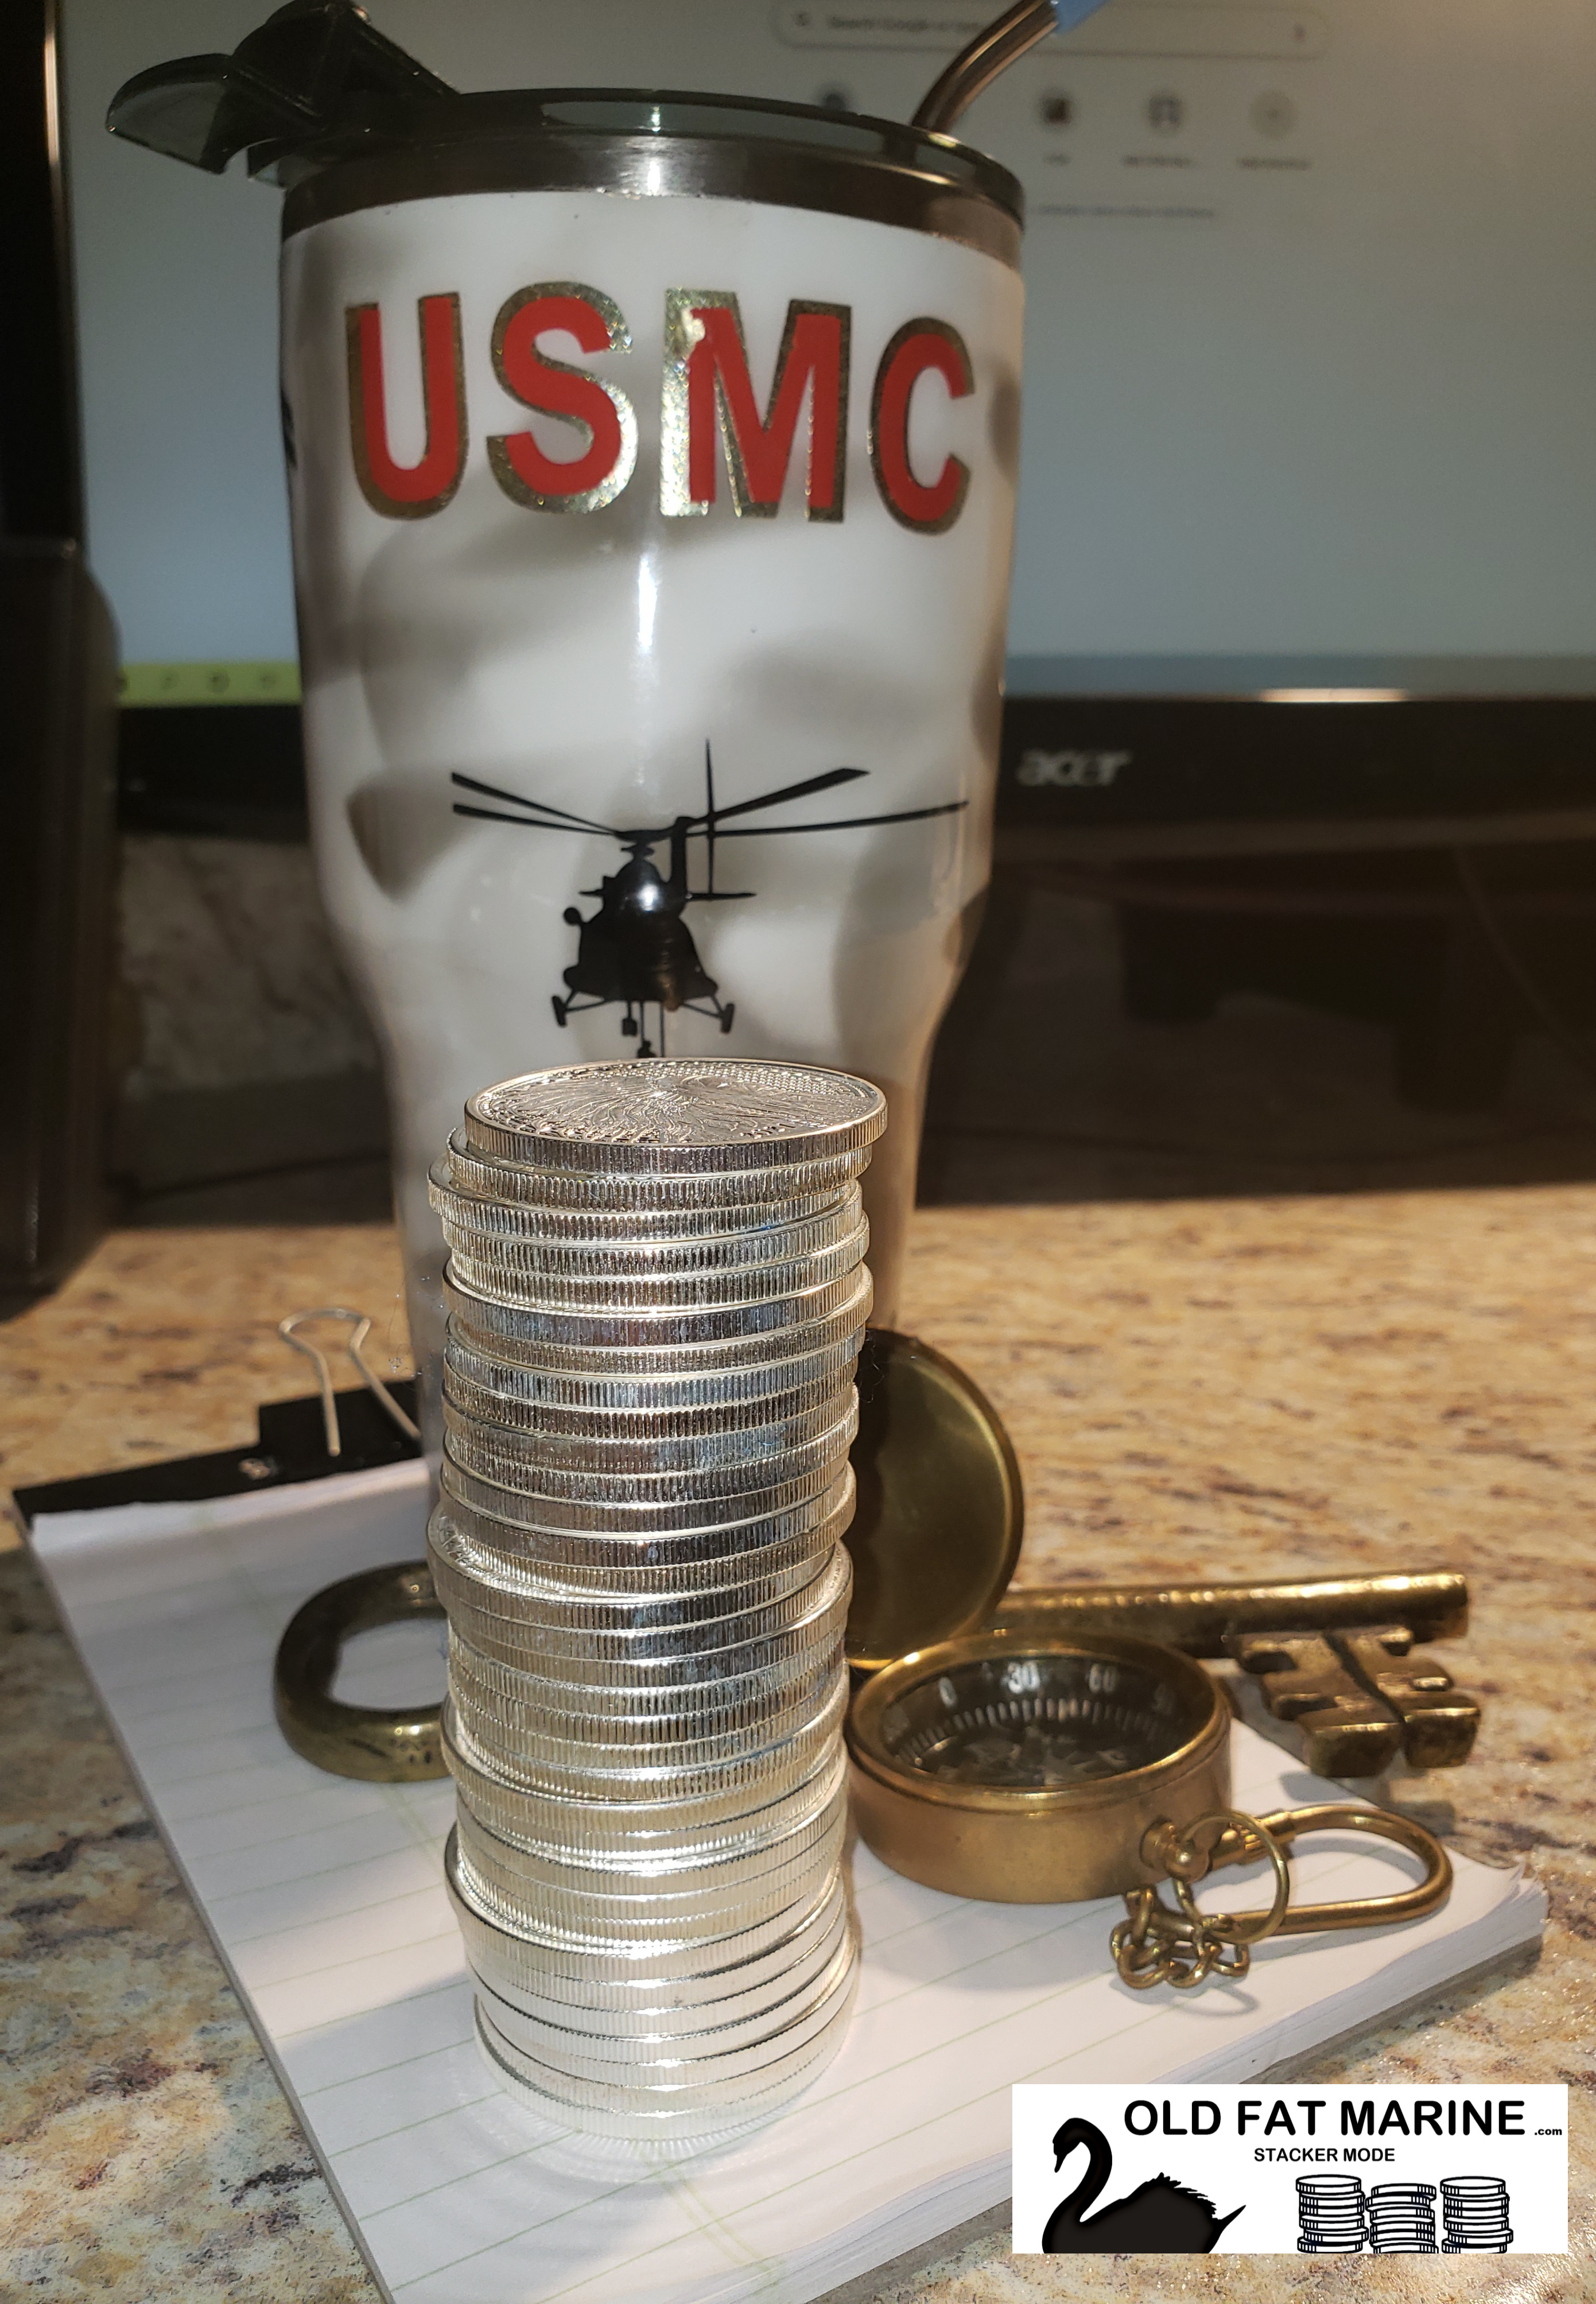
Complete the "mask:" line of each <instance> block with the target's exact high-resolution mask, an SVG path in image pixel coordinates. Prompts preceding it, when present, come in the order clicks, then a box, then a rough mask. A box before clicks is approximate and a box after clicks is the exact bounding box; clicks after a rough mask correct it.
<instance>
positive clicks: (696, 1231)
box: [428, 1135, 858, 1247]
mask: <svg viewBox="0 0 1596 2304" xmlns="http://www.w3.org/2000/svg"><path fill="white" fill-rule="evenodd" d="M827 1165H828V1167H830V1168H834V1167H840V1166H841V1165H844V1164H842V1163H840V1162H833V1163H829V1164H827ZM847 1165H849V1167H850V1168H851V1166H852V1165H853V1164H852V1163H851V1162H849V1163H848V1164H847ZM765 1173H767V1174H769V1173H772V1172H765ZM793 1173H794V1172H793V1171H792V1170H791V1169H788V1168H783V1169H781V1170H779V1171H776V1172H773V1183H772V1188H771V1189H770V1190H765V1189H764V1188H763V1186H762V1183H761V1181H760V1178H759V1176H758V1174H756V1175H755V1177H754V1178H753V1179H752V1180H751V1181H750V1179H749V1177H748V1172H747V1171H746V1170H745V1171H742V1172H740V1173H739V1176H738V1177H736V1178H728V1179H722V1178H720V1177H716V1176H711V1177H705V1178H695V1179H691V1180H689V1182H690V1185H691V1197H689V1198H683V1197H682V1196H681V1195H680V1193H677V1194H674V1195H673V1194H671V1193H670V1192H669V1191H666V1192H663V1193H662V1191H661V1190H660V1187H661V1185H662V1184H667V1185H668V1183H669V1182H670V1180H669V1179H668V1178H661V1177H653V1178H648V1179H644V1178H640V1177H631V1178H625V1177H623V1178H621V1180H620V1182H621V1187H622V1190H623V1193H624V1194H625V1196H626V1204H625V1205H622V1206H619V1207H609V1206H603V1205H600V1203H599V1201H598V1200H597V1199H595V1198H594V1197H593V1195H592V1193H591V1191H589V1192H587V1194H586V1195H585V1196H584V1197H583V1198H581V1199H578V1200H576V1201H574V1202H573V1200H572V1199H571V1197H570V1188H571V1186H572V1185H573V1184H575V1185H577V1186H578V1187H583V1186H591V1187H597V1188H599V1189H600V1190H602V1189H603V1188H604V1186H605V1185H606V1184H608V1183H609V1182H611V1180H610V1179H608V1178H606V1177H604V1175H602V1174H599V1175H595V1176H593V1177H584V1176H581V1175H573V1174H572V1173H570V1172H569V1171H564V1172H562V1173H551V1172H550V1171H549V1170H547V1169H539V1168H528V1167H523V1166H522V1165H520V1164H519V1162H515V1161H505V1160H481V1159H478V1158H477V1156H476V1155H475V1154H474V1153H471V1152H468V1151H465V1150H463V1149H462V1148H461V1147H460V1139H459V1137H458V1135H457V1136H456V1137H455V1138H453V1139H451V1143H450V1148H449V1150H448V1152H447V1153H446V1154H445V1156H444V1157H443V1159H441V1160H436V1161H435V1162H434V1163H433V1165H432V1168H431V1170H430V1172H429V1179H428V1181H429V1182H431V1183H433V1184H435V1185H436V1186H437V1187H438V1189H439V1190H440V1191H448V1192H454V1193H457V1194H458V1195H459V1196H460V1198H461V1199H468V1200H478V1201H481V1202H483V1203H484V1204H485V1205H486V1206H488V1207H494V1208H499V1209H502V1210H505V1211H507V1212H508V1211H513V1212H514V1218H515V1222H514V1224H511V1226H510V1227H508V1228H509V1229H511V1230H513V1229H515V1228H516V1225H517V1224H519V1226H520V1227H522V1228H523V1229H524V1231H525V1233H526V1236H527V1237H528V1239H533V1240H546V1241H587V1242H593V1243H595V1244H598V1245H603V1244H605V1243H610V1244H612V1245H614V1246H616V1247H627V1246H630V1245H634V1244H636V1243H638V1242H646V1241H687V1240H710V1239H714V1238H716V1237H718V1236H719V1235H721V1234H722V1233H726V1232H754V1231H757V1230H758V1229H759V1228H760V1227H761V1226H764V1225H781V1224H811V1223H813V1222H814V1221H815V1218H816V1217H821V1216H833V1215H835V1214H836V1213H837V1212H838V1211H839V1210H840V1209H841V1208H842V1207H845V1206H846V1205H847V1202H848V1199H849V1195H850V1194H851V1193H852V1192H854V1191H855V1190H857V1183H858V1179H857V1173H849V1174H846V1175H834V1176H828V1177H827V1178H825V1179H823V1180H822V1181H820V1182H818V1183H817V1184H816V1185H815V1187H814V1188H813V1189H808V1190H806V1189H804V1188H802V1187H801V1186H800V1187H798V1188H797V1189H795V1188H794V1184H793V1181H792V1179H793ZM705 1182H709V1183H714V1184H719V1183H721V1182H730V1183H732V1184H733V1185H734V1187H735V1192H736V1197H734V1198H732V1199H726V1198H723V1197H722V1199H705V1198H704V1197H703V1194H702V1190H701V1189H700V1187H701V1185H702V1184H703V1183H705ZM639 1183H646V1186H647V1190H646V1197H645V1198H644V1199H641V1200H638V1199H636V1197H635V1195H636V1190H637V1187H638V1184H639Z"/></svg>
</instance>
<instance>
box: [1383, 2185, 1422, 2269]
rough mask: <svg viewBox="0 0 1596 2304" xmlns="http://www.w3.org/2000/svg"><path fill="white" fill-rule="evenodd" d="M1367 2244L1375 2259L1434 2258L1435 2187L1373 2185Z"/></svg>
mask: <svg viewBox="0 0 1596 2304" xmlns="http://www.w3.org/2000/svg"><path fill="white" fill-rule="evenodd" d="M1369 2245H1370V2247H1371V2248H1372V2249H1373V2251H1374V2253H1375V2255H1376V2256H1434V2255H1435V2254H1436V2253H1437V2249H1436V2240H1435V2187H1434V2185H1433V2184H1376V2185H1375V2186H1374V2187H1373V2189H1372V2190H1371V2192H1370V2194H1369Z"/></svg>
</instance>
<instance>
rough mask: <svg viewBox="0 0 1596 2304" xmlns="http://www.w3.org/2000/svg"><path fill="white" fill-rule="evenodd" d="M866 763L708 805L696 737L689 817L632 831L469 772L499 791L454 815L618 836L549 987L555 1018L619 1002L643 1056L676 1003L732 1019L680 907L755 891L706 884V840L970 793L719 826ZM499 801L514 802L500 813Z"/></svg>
mask: <svg viewBox="0 0 1596 2304" xmlns="http://www.w3.org/2000/svg"><path fill="white" fill-rule="evenodd" d="M869 773H870V771H869V770H868V768H828V769H827V770H826V772H825V773H824V774H823V775H818V776H806V778H805V779H804V780H803V782H802V783H801V784H783V785H782V786H781V789H780V790H779V791H777V792H761V793H760V794H759V796H758V798H757V799H756V800H734V801H733V802H732V804H731V806H730V808H720V807H717V805H716V803H715V784H714V760H713V758H712V757H711V754H710V748H709V746H708V745H707V744H705V747H704V799H705V805H704V809H703V811H702V813H701V814H699V815H697V816H679V817H675V818H673V820H672V821H671V823H669V824H663V825H653V826H645V827H642V828H641V829H638V830H635V831H634V830H629V829H627V828H626V827H624V826H621V825H615V824H595V823H594V822H593V821H592V820H591V819H590V818H589V817H585V816H573V815H572V814H571V813H570V809H563V808H554V807H553V806H552V805H551V804H550V802H548V801H547V800H526V799H523V797H522V796H521V794H520V793H519V792H505V791H503V790H502V788H501V787H500V786H499V785H497V784H481V783H479V782H478V781H477V778H476V777H475V776H462V775H453V776H452V777H451V778H450V782H451V783H452V784H457V785H459V787H460V790H461V791H462V792H476V793H477V794H478V795H479V797H480V798H481V799H483V800H499V801H502V802H503V803H504V804H505V805H504V806H503V807H500V808H480V807H477V806H474V805H473V804H472V803H471V802H470V801H469V800H456V801H455V803H454V813H455V815H456V816H467V817H478V818H479V819H481V820H482V821H483V822H485V823H488V824H519V825H522V826H525V827H526V829H527V830H528V831H530V832H579V833H582V834H595V833H596V834H599V835H600V836H601V837H603V838H604V839H606V840H615V841H619V843H621V847H622V848H623V849H624V850H625V851H626V861H625V863H624V864H622V865H621V868H620V870H619V871H617V872H614V873H609V874H605V875H604V877H602V879H601V882H600V885H598V886H597V887H596V888H584V889H583V890H582V891H581V894H583V895H584V896H596V897H597V898H598V910H597V911H596V912H592V913H589V914H587V915H586V916H584V915H583V914H582V913H581V912H579V911H578V910H577V908H576V906H575V905H574V904H573V905H571V906H570V907H569V908H568V909H567V911H566V914H565V919H566V923H567V925H568V926H569V927H570V928H575V929H576V930H577V931H578V936H577V957H576V965H575V966H574V967H573V968H568V969H566V970H565V971H564V975H565V984H566V990H565V994H564V996H563V997H562V996H561V995H559V994H555V995H553V1010H554V1021H555V1022H556V1023H557V1024H560V1025H562V1026H563V1025H564V1024H565V1022H566V1021H567V1019H568V1018H569V1017H571V1016H584V1015H587V1013H588V1012H589V1011H590V1010H592V1009H595V1008H609V1007H617V1006H618V1007H621V1008H622V1009H623V1010H624V1014H623V1015H622V1017H621V1033H622V1035H623V1036H624V1037H625V1038H628V1039H635V1040H636V1041H637V1042H638V1055H640V1056H663V1055H664V1053H665V1018H666V1017H667V1016H668V1015H674V1014H675V1013H676V1012H678V1011H679V1010H682V1009H685V1010H686V1012H688V1015H691V1016H709V1017H713V1018H714V1021H716V1022H717V1023H718V1024H719V1025H720V1028H721V1029H722V1032H729V1031H730V1029H731V1026H732V1022H733V1020H734V1019H735V1017H736V1014H737V1004H736V1003H735V1002H734V1001H730V1000H726V1001H722V998H721V987H720V986H719V985H718V984H717V983H716V981H715V979H714V977H713V976H711V975H710V974H709V973H708V972H707V970H705V965H704V962H703V961H702V960H700V958H699V957H698V948H697V944H695V943H694V942H693V937H692V933H691V931H690V929H689V928H688V925H687V923H686V921H685V920H684V919H683V918H682V914H683V913H684V912H685V911H686V910H687V908H688V905H689V904H730V903H744V902H747V900H748V898H749V897H751V896H754V895H756V894H757V893H758V891H757V890H756V889H754V888H717V887H716V886H715V847H716V844H717V843H718V842H720V841H722V840H769V839H774V838H775V837H776V836H777V834H792V833H810V832H851V831H853V830H855V829H856V828H857V827H859V826H866V825H877V824H917V823H919V822H921V821H922V820H923V819H924V818H925V817H933V816H957V815H958V812H959V810H960V809H965V808H967V807H968V806H969V802H968V801H967V800H943V801H942V802H940V803H939V804H938V805H937V806H936V807H934V808H904V809H893V810H892V811H891V812H890V813H889V814H886V815H883V816H840V817H829V818H827V819H826V820H825V821H824V822H823V823H820V824H763V825H761V824H755V825H739V826H734V827H733V828H732V829H731V830H730V831H726V830H724V829H723V828H722V827H723V826H725V824H726V822H727V819H728V818H729V817H734V816H751V815H752V814H753V813H754V812H755V810H756V809H766V808H776V807H779V806H780V805H781V802H782V801H783V800H803V799H806V798H807V796H808V795H809V794H810V793H812V792H831V791H832V790H833V789H834V788H835V787H836V786H837V785H838V784H853V783H855V782H857V779H858V778H859V777H861V776H866V775H869ZM506 809H516V810H518V811H519V813H518V814H514V815H511V814H508V813H506ZM689 840H702V841H703V843H704V846H705V872H704V881H705V885H703V887H701V888H694V887H690V886H689V885H688V878H689V874H688V841H689ZM664 843H669V869H668V870H667V871H665V872H663V873H662V872H661V870H660V868H659V866H658V865H657V864H656V863H655V862H654V850H655V849H656V848H658V847H661V846H662V845H663V844H664ZM650 1007H653V1008H654V1009H656V1010H657V1011H658V1014H659V1023H658V1027H657V1038H656V1039H654V1040H650V1039H649V1038H647V1037H646V1021H647V1011H648V1009H649V1008H650Z"/></svg>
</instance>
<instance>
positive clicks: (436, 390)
mask: <svg viewBox="0 0 1596 2304" xmlns="http://www.w3.org/2000/svg"><path fill="white" fill-rule="evenodd" d="M417 311H418V326H419V334H420V338H421V398H422V405H423V408H424V409H425V411H426V448H425V450H424V451H423V453H422V456H421V460H420V462H419V463H416V464H400V463H396V462H395V461H394V458H393V450H392V449H391V448H390V446H389V444H388V410H387V395H386V393H385V391H384V382H383V316H382V313H381V311H380V310H379V309H378V308H377V306H376V305H375V304H353V305H351V306H350V309H349V310H348V311H347V313H346V314H345V316H344V329H345V336H346V341H347V345H348V354H349V416H350V443H351V445H352V447H353V449H354V457H355V476H356V478H357V479H359V483H360V493H361V495H362V496H364V497H365V499H366V501H367V504H369V505H370V506H371V508H372V510H373V512H381V513H382V515H383V517H384V519H385V520H425V519H426V517H427V515H428V514H429V513H431V512H442V511H443V506H444V505H445V504H448V503H449V502H450V500H451V498H452V496H453V495H454V492H455V490H456V489H457V488H458V487H459V486H460V475H461V474H462V473H463V472H464V470H465V468H466V379H465V369H464V365H463V362H462V360H461V356H460V298H459V297H458V296H423V297H422V298H421V299H420V301H419V303H418V308H417Z"/></svg>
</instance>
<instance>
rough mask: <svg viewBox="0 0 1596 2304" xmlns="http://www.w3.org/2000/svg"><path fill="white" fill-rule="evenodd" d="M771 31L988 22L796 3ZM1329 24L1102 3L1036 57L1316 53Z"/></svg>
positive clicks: (828, 38)
mask: <svg viewBox="0 0 1596 2304" xmlns="http://www.w3.org/2000/svg"><path fill="white" fill-rule="evenodd" d="M775 21H776V30H777V32H778V34H779V36H780V37H781V38H782V39H783V40H785V41H786V42H787V43H788V45H789V47H795V48H924V49H925V50H927V51H928V52H930V51H937V52H941V51H942V50H951V49H954V48H958V47H961V46H962V45H963V43H964V42H965V41H966V40H971V39H974V38H975V35H976V33H977V32H980V31H983V30H984V29H985V27H986V26H987V25H988V24H989V23H990V22H991V21H992V17H991V14H990V13H989V12H988V10H987V9H986V8H985V7H975V8H968V7H962V8H960V7H954V8H902V7H898V8H894V7H878V8H871V7H849V6H847V5H846V4H832V5H827V4H824V0H796V4H793V5H789V4H786V0H783V4H781V5H779V6H778V7H777V9H776V12H775ZM1329 46H1330V26H1329V23H1328V22H1327V21H1326V19H1325V18H1324V17H1323V16H1322V14H1321V13H1320V12H1319V11H1318V9H1316V8H1249V7H1239V8H1217V7H1216V8H1209V7H1199V8H1182V7H1163V8H1157V7H1144V6H1138V5H1136V0H1129V4H1127V5H1125V6H1121V7H1110V8H1104V9H1102V10H1101V11H1100V13H1098V14H1097V15H1095V16H1092V17H1088V19H1087V21H1085V23H1084V24H1078V25H1077V27H1076V29H1075V30H1074V31H1073V32H1064V33H1060V35H1059V36H1058V37H1057V38H1054V39H1051V40H1047V41H1044V42H1043V45H1042V47H1039V48H1037V49H1036V50H1035V51H1034V53H1035V54H1036V55H1038V56H1043V57H1047V56H1157V57H1161V58H1171V59H1173V58H1179V57H1186V56H1208V57H1212V58H1216V59H1218V60H1220V61H1236V62H1246V61H1252V60H1255V59H1265V60H1267V61H1269V62H1271V63H1277V62H1280V61H1284V60H1287V59H1289V58H1293V57H1298V58H1311V57H1315V56H1322V55H1324V53H1325V51H1326V49H1327V48H1328V47H1329Z"/></svg>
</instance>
